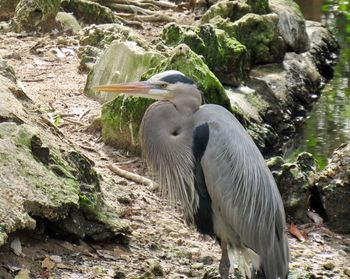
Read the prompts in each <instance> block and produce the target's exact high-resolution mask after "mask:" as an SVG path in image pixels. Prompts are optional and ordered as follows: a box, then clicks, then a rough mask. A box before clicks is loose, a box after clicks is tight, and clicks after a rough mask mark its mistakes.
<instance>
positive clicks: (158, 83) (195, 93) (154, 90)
mask: <svg viewBox="0 0 350 279" xmlns="http://www.w3.org/2000/svg"><path fill="white" fill-rule="evenodd" d="M94 90H95V91H103V92H111V93H123V94H126V95H130V96H138V97H144V98H148V99H155V100H161V101H170V102H174V103H176V100H178V99H182V98H184V97H185V98H196V99H198V100H199V104H200V103H201V92H200V91H199V89H198V88H197V85H196V84H195V82H194V81H192V80H191V79H189V78H188V77H186V76H185V75H184V74H183V73H181V72H179V71H175V70H169V71H165V72H162V73H159V74H156V75H154V76H152V77H151V78H150V79H148V80H147V81H139V82H126V83H118V84H107V85H99V86H96V87H94Z"/></svg>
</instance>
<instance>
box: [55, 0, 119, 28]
mask: <svg viewBox="0 0 350 279" xmlns="http://www.w3.org/2000/svg"><path fill="white" fill-rule="evenodd" d="M61 7H62V8H63V9H64V10H65V11H67V12H72V13H73V14H74V15H75V16H76V17H77V18H78V19H79V20H82V21H84V22H85V23H91V24H99V23H112V22H118V19H117V18H116V16H115V15H114V13H113V11H112V10H111V9H110V8H107V7H105V6H102V5H100V4H99V3H96V2H93V1H87V0H62V3H61Z"/></svg>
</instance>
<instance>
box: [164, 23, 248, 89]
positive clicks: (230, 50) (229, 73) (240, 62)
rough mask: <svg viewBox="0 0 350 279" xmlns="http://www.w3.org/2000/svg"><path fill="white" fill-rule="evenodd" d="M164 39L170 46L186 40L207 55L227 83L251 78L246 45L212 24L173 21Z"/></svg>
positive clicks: (165, 29) (212, 66)
mask: <svg viewBox="0 0 350 279" xmlns="http://www.w3.org/2000/svg"><path fill="white" fill-rule="evenodd" d="M162 38H163V40H164V41H165V43H166V44H168V45H170V46H177V45H179V44H181V43H185V44H186V45H188V46H189V47H190V48H191V49H192V50H193V51H194V52H195V53H197V54H198V55H203V57H204V59H205V63H206V64H207V65H208V67H209V69H210V70H211V71H212V72H213V73H214V74H215V75H216V76H217V77H218V78H219V80H220V81H221V82H222V83H224V84H229V85H234V86H237V85H239V84H240V83H241V82H242V80H245V79H246V78H247V77H248V71H249V63H250V62H249V56H248V53H247V49H246V47H245V46H243V45H242V44H241V43H240V42H238V41H237V39H236V38H235V37H233V36H228V35H227V33H225V32H224V31H223V30H221V29H217V28H214V27H213V26H212V25H211V24H203V25H200V26H199V27H197V28H192V27H190V26H185V25H183V26H181V25H178V24H176V23H170V24H167V25H166V26H165V27H164V29H163V32H162ZM232 65H235V67H232Z"/></svg>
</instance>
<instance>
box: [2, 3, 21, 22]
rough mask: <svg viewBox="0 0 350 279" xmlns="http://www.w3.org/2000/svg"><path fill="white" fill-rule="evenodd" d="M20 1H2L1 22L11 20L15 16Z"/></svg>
mask: <svg viewBox="0 0 350 279" xmlns="http://www.w3.org/2000/svg"><path fill="white" fill-rule="evenodd" d="M18 2H19V0H1V1H0V21H5V20H9V19H11V18H12V17H13V16H14V15H15V10H16V6H17V4H18Z"/></svg>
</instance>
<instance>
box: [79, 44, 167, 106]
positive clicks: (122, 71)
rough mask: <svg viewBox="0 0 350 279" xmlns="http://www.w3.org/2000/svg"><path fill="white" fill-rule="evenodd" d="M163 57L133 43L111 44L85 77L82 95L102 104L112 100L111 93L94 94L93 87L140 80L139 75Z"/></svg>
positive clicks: (113, 96) (113, 95)
mask: <svg viewBox="0 0 350 279" xmlns="http://www.w3.org/2000/svg"><path fill="white" fill-rule="evenodd" d="M163 58H164V56H163V55H162V54H160V53H159V52H156V51H146V50H144V49H143V48H141V47H140V46H138V45H137V44H136V43H135V42H119V41H115V42H113V43H112V44H111V45H110V46H109V47H108V49H107V50H106V51H105V52H104V53H103V55H101V57H100V58H99V60H98V61H97V63H96V64H95V65H94V66H93V67H92V70H91V71H90V72H89V75H88V77H87V81H86V85H85V89H84V93H85V94H86V95H87V96H89V97H91V98H93V99H95V100H98V101H99V102H101V103H103V102H106V101H108V100H112V99H114V98H115V97H116V96H117V95H116V94H111V93H96V92H95V91H94V90H93V87H94V86H96V85H101V84H108V83H119V82H127V81H136V80H140V78H141V75H142V74H143V73H144V72H145V71H147V70H148V69H149V68H151V67H154V66H155V65H156V64H157V63H159V62H160V60H162V59H163Z"/></svg>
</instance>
